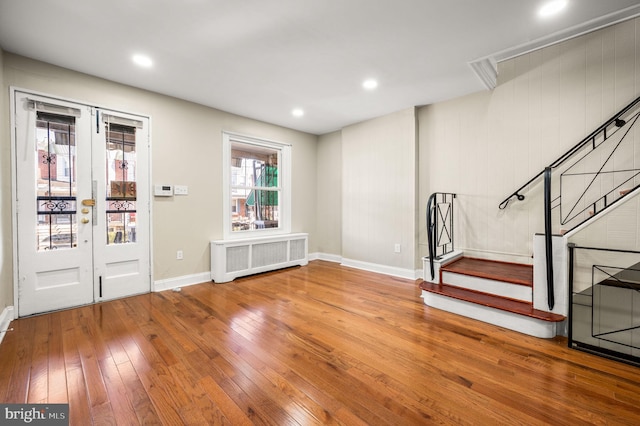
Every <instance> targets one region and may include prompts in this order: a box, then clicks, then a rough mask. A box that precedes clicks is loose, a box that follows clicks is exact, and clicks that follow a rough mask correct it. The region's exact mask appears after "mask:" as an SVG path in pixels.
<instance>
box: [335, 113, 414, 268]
mask: <svg viewBox="0 0 640 426" xmlns="http://www.w3.org/2000/svg"><path fill="white" fill-rule="evenodd" d="M415 159H416V118H415V109H414V108H409V109H405V110H402V111H399V112H397V113H394V114H389V115H386V116H384V117H380V118H376V119H373V120H369V121H366V122H363V123H359V124H354V125H352V126H349V127H346V128H344V129H343V130H342V257H343V258H344V259H348V260H350V261H356V262H364V263H370V264H376V265H385V266H388V267H390V268H398V269H401V270H406V271H414V269H415V263H416V262H415V243H416V238H415V236H416V231H415V214H416V205H415V193H416V167H415ZM395 244H400V247H401V251H400V253H395V252H394V245H395Z"/></svg>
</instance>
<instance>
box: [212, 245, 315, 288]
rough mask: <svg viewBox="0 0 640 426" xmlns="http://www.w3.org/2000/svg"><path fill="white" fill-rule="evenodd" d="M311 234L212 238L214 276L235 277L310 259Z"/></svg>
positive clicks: (226, 279) (223, 280)
mask: <svg viewBox="0 0 640 426" xmlns="http://www.w3.org/2000/svg"><path fill="white" fill-rule="evenodd" d="M308 238H309V234H303V233H298V234H285V235H275V236H269V237H257V238H244V239H237V240H217V241H211V279H212V280H213V281H215V282H216V283H226V282H229V281H232V280H233V279H234V278H237V277H242V276H245V275H251V274H257V273H259V272H266V271H273V270H274V269H280V268H287V267H289V266H297V265H300V266H304V265H306V264H307V263H309V256H308Z"/></svg>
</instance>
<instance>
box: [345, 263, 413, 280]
mask: <svg viewBox="0 0 640 426" xmlns="http://www.w3.org/2000/svg"><path fill="white" fill-rule="evenodd" d="M342 265H343V266H347V267H350V268H356V269H362V270H365V271H369V272H376V273H379V274H385V275H391V276H393V277H400V278H406V279H409V280H416V279H417V277H416V271H415V270H412V269H404V268H398V267H395V266H387V265H380V264H377V263H369V262H362V261H360V260H353V259H344V258H343V259H342Z"/></svg>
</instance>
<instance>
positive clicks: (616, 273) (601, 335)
mask: <svg viewBox="0 0 640 426" xmlns="http://www.w3.org/2000/svg"><path fill="white" fill-rule="evenodd" d="M579 255H580V256H579ZM569 295H570V297H571V300H570V301H569V330H568V345H569V347H570V348H574V349H580V350H583V351H586V352H590V353H594V354H597V355H601V356H605V357H608V358H614V359H617V360H620V361H625V362H630V363H633V364H636V365H640V356H639V354H640V339H638V335H640V303H638V302H639V301H640V251H635V250H622V249H609V248H599V247H581V246H578V245H575V244H571V243H570V244H569Z"/></svg>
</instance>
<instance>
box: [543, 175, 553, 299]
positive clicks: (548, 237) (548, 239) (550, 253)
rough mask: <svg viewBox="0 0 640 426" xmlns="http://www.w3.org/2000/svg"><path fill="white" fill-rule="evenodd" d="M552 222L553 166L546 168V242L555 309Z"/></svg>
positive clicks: (549, 290) (549, 292)
mask: <svg viewBox="0 0 640 426" xmlns="http://www.w3.org/2000/svg"><path fill="white" fill-rule="evenodd" d="M551 228H552V224H551V167H546V168H545V169H544V243H545V253H546V260H547V302H548V304H549V309H550V310H553V306H554V305H555V296H554V294H553V235H552V229H551Z"/></svg>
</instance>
